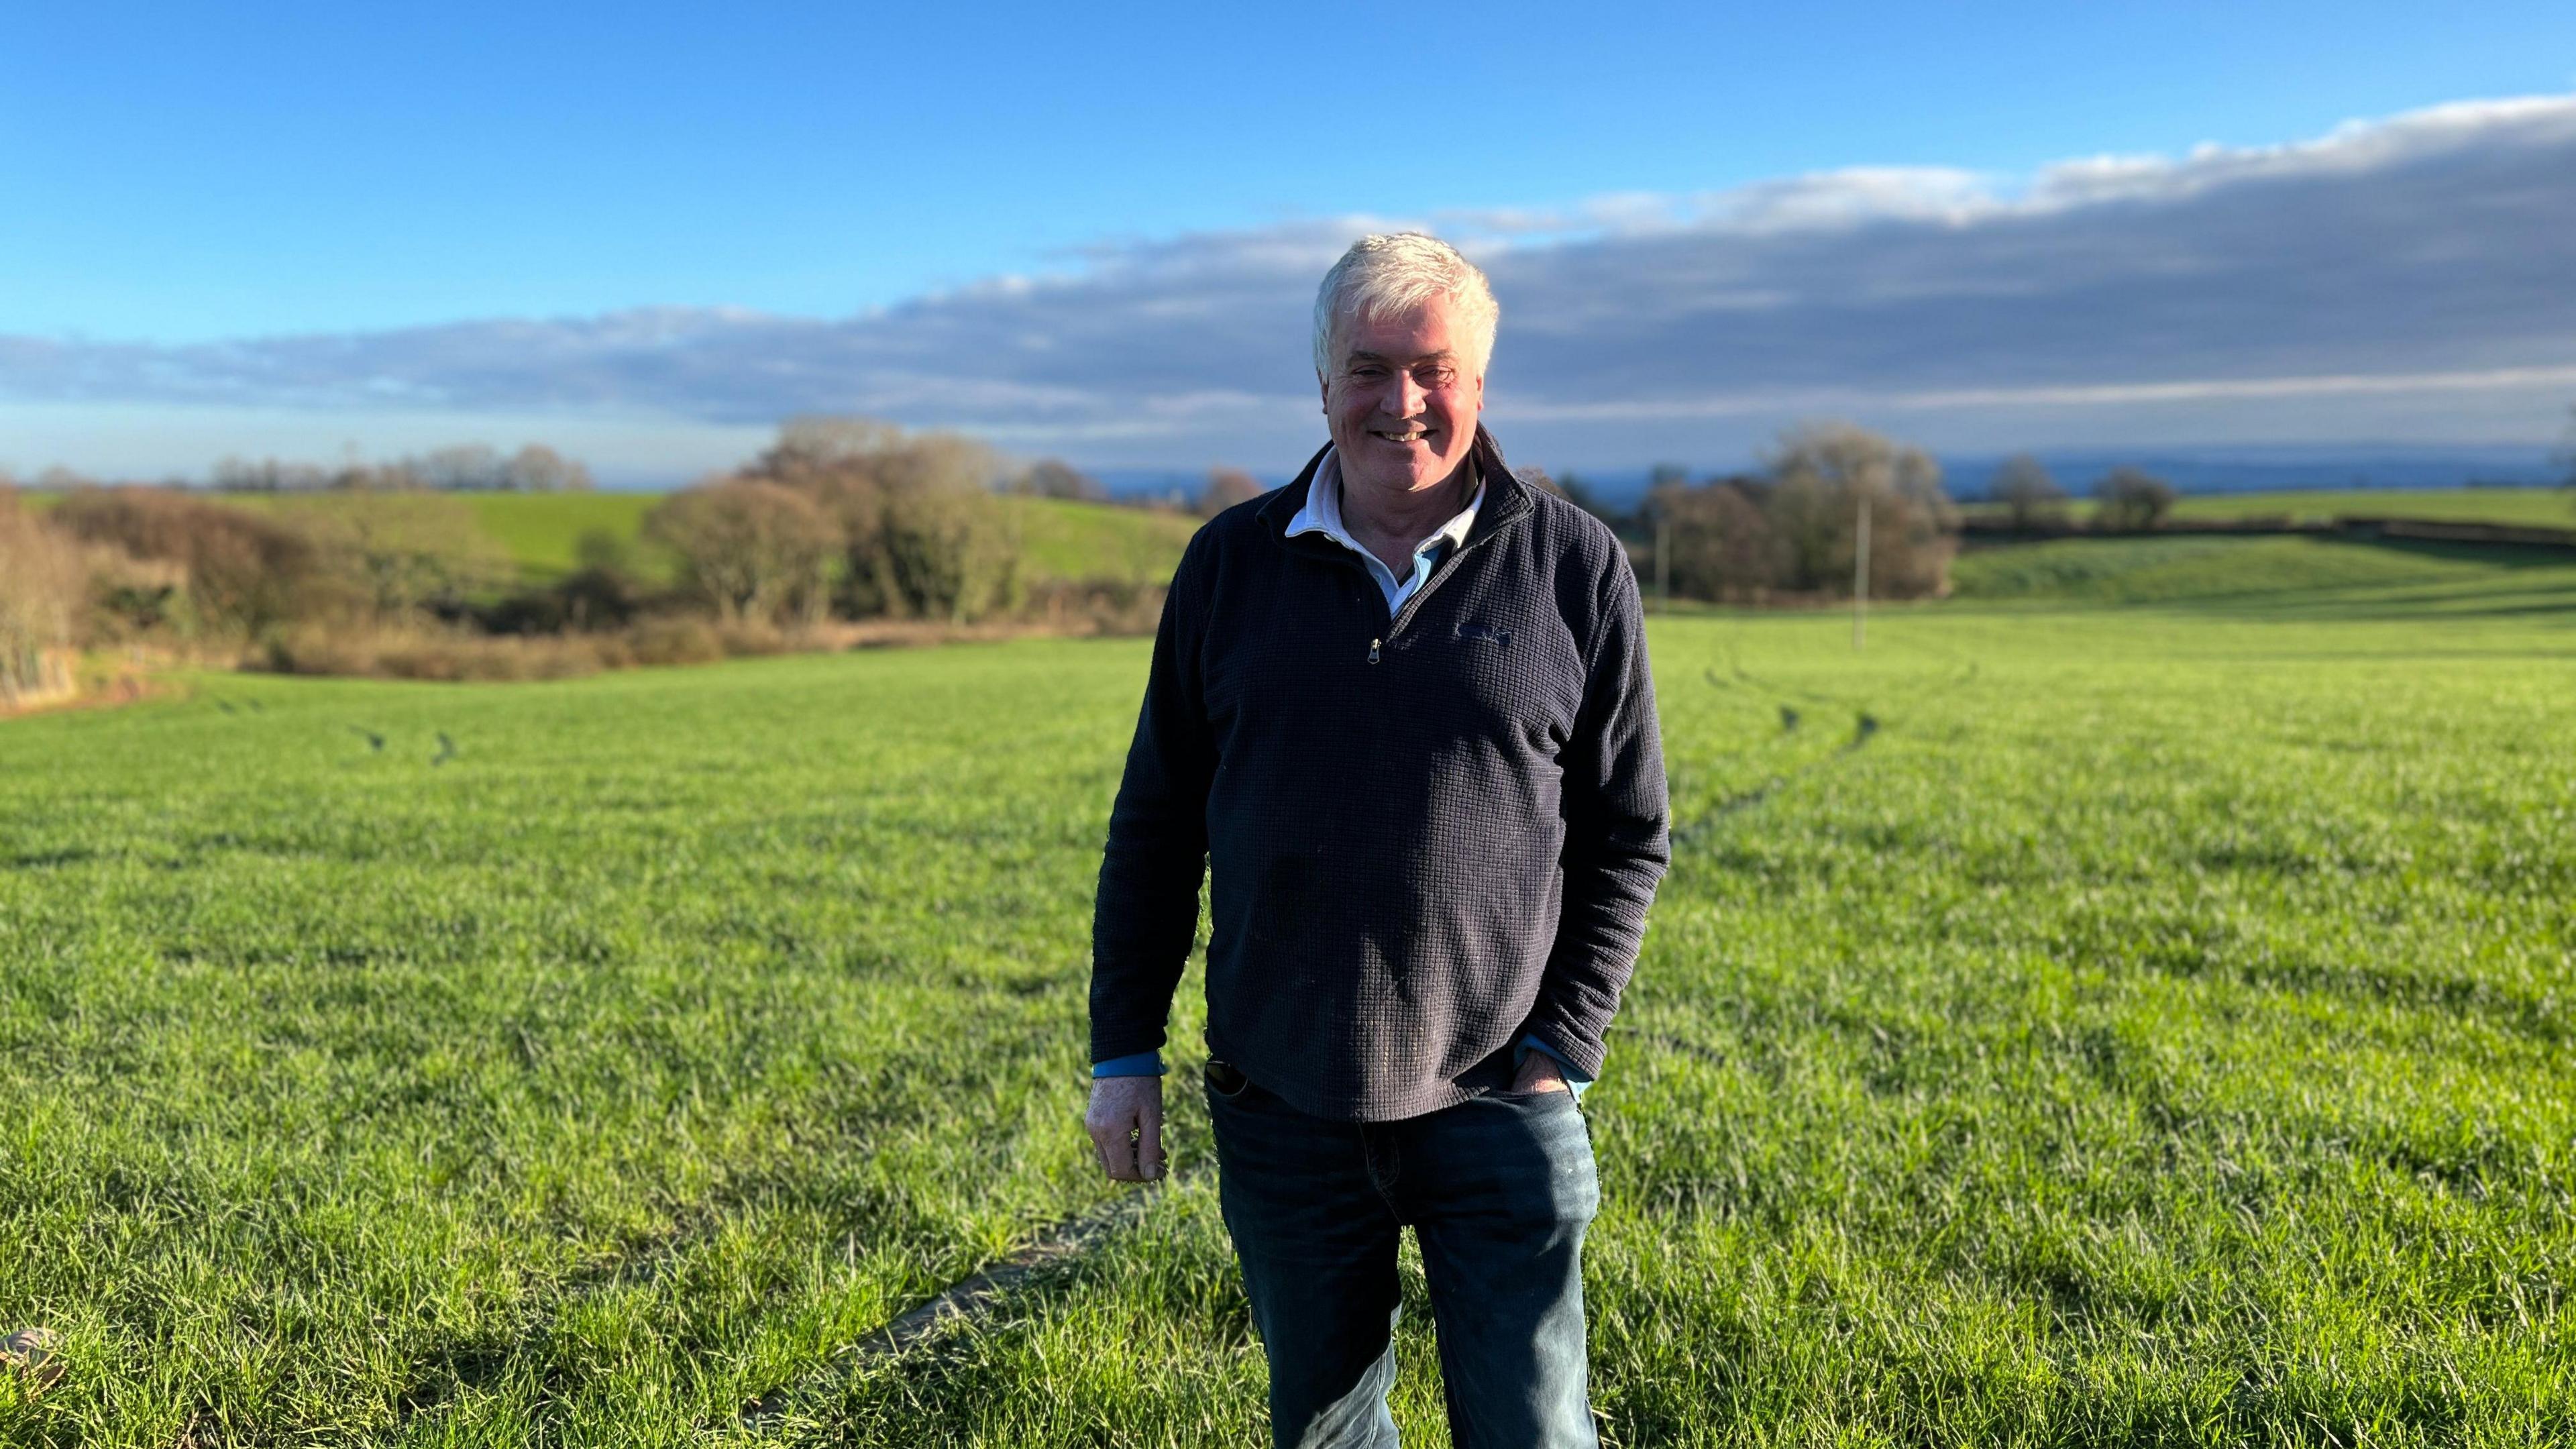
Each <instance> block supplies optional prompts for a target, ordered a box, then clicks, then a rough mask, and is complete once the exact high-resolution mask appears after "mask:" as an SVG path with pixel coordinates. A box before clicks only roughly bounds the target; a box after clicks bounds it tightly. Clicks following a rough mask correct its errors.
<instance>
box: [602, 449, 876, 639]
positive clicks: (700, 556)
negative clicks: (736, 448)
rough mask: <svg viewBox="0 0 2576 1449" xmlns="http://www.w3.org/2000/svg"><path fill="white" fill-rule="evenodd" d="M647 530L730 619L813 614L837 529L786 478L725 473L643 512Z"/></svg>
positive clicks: (823, 596)
mask: <svg viewBox="0 0 2576 1449" xmlns="http://www.w3.org/2000/svg"><path fill="white" fill-rule="evenodd" d="M644 530H645V532H646V534H648V535H649V536H651V537H653V538H656V539H659V540H661V541H662V542H663V543H666V544H668V545H670V547H671V550H672V552H674V553H676V554H678V555H679V558H680V565H681V569H682V571H683V573H684V574H685V576H686V580H687V582H688V584H689V585H690V586H691V587H692V588H694V589H695V590H696V591H697V592H698V593H699V594H700V595H701V596H703V597H704V598H705V599H706V601H707V602H708V603H710V604H712V605H714V606H715V609H716V612H717V613H718V614H720V615H722V616H723V617H724V618H726V619H728V620H738V619H757V620H761V621H764V622H770V623H783V622H794V621H800V620H801V621H811V620H813V619H816V618H819V617H821V615H822V613H823V609H824V606H825V604H826V602H827V601H828V600H829V598H830V596H831V573H832V560H833V558H834V556H835V555H836V554H838V553H839V552H840V548H841V530H840V528H839V526H838V525H837V524H836V523H835V522H834V520H833V518H832V516H831V514H830V513H829V512H827V511H826V510H825V509H824V508H823V507H822V506H821V505H820V504H818V503H816V502H815V501H814V500H813V499H812V498H810V497H808V496H807V495H805V494H804V493H801V492H799V491H797V490H796V489H793V488H789V487H787V486H785V485H783V484H779V483H771V482H765V481H763V480H761V479H757V478H726V479H722V480H719V481H717V482H713V483H702V484H699V485H698V486H696V487H694V488H685V489H682V490H681V491H680V492H677V493H674V494H672V495H671V496H670V497H669V498H666V499H664V500H663V501H662V502H661V503H660V504H659V505H657V506H656V507H655V508H654V509H653V511H652V512H651V513H649V514H646V515H645V518H644Z"/></svg>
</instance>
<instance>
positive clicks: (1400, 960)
mask: <svg viewBox="0 0 2576 1449" xmlns="http://www.w3.org/2000/svg"><path fill="white" fill-rule="evenodd" d="M1475 449H1476V452H1475V459H1476V465H1477V467H1478V469H1479V476H1480V477H1481V479H1482V480H1483V490H1484V491H1483V502H1482V504H1481V506H1479V507H1478V508H1477V509H1476V510H1475V515H1474V518H1473V519H1472V521H1471V523H1470V524H1469V526H1468V528H1467V530H1466V532H1465V535H1464V537H1463V538H1462V539H1461V541H1460V542H1459V543H1458V545H1457V546H1456V547H1454V548H1452V549H1450V550H1448V551H1447V552H1446V553H1445V555H1444V556H1443V557H1442V558H1441V559H1440V560H1439V561H1438V563H1437V565H1436V566H1435V567H1434V568H1433V569H1432V570H1431V571H1430V572H1429V573H1428V574H1427V575H1426V576H1425V577H1424V578H1423V579H1422V581H1421V583H1420V584H1419V586H1418V587H1416V588H1415V589H1413V590H1412V591H1411V592H1410V593H1409V595H1408V596H1407V597H1405V598H1403V599H1402V601H1401V603H1400V605H1398V606H1396V607H1390V605H1389V601H1388V598H1387V596H1386V595H1385V594H1384V593H1383V592H1381V590H1380V589H1379V588H1378V587H1377V586H1376V584H1375V582H1374V581H1373V580H1372V579H1371V577H1370V575H1369V573H1368V571H1367V570H1366V569H1365V568H1364V567H1363V565H1362V563H1361V562H1360V560H1358V559H1357V558H1355V557H1353V556H1352V554H1351V552H1350V550H1348V549H1346V548H1344V547H1343V546H1342V545H1340V544H1338V543H1335V542H1333V541H1332V540H1330V539H1328V538H1325V537H1323V536H1321V535H1319V534H1313V533H1307V534H1291V533H1290V531H1289V528H1288V524H1289V521H1290V520H1291V519H1293V518H1294V517H1296V516H1297V514H1298V512H1299V511H1300V510H1301V509H1303V508H1305V507H1306V506H1307V503H1308V501H1309V494H1310V490H1311V488H1312V486H1313V484H1314V481H1315V475H1316V472H1317V465H1318V464H1319V463H1320V462H1321V461H1322V460H1323V457H1324V454H1323V453H1320V452H1319V453H1318V454H1317V455H1316V458H1315V460H1314V461H1310V462H1309V463H1308V464H1307V466H1306V468H1305V470H1304V471H1303V472H1301V473H1300V474H1299V475H1298V477H1297V479H1296V481H1295V482H1293V483H1291V484H1289V485H1288V486H1287V487H1286V488H1283V489H1280V490H1278V491H1276V492H1273V493H1269V494H1265V495H1263V496H1262V497H1260V498H1257V499H1254V500H1251V501H1250V502H1247V503H1244V504H1240V505H1237V506H1236V507H1234V508H1231V509H1228V510H1227V511H1226V512H1224V513H1222V514H1219V515H1218V516H1217V517H1216V518H1215V519H1213V520H1211V521H1210V522H1209V523H1208V525H1207V526H1206V527H1205V528H1203V529H1201V530H1200V531H1199V533H1198V535H1197V536H1196V537H1195V538H1193V539H1192V540H1191V542H1190V545H1189V548H1188V550H1187V551H1186V552H1185V554H1184V555H1183V557H1182V560H1181V564H1180V567H1179V569H1178V570H1177V571H1176V572H1175V574H1174V576H1173V580H1172V588H1171V592H1170V593H1169V594H1168V595H1167V596H1166V598H1165V602H1164V608H1163V616H1162V622H1161V626H1160V628H1159V629H1158V631H1157V633H1156V636H1155V644H1154V655H1153V662H1152V665H1151V667H1150V671H1149V674H1148V678H1147V683H1146V690H1145V700H1144V706H1143V709H1142V710H1141V712H1140V715H1139V718H1138V722H1137V729H1136V737H1135V742H1134V744H1133V745H1132V746H1131V748H1130V750H1129V752H1128V758H1127V768H1126V774H1125V778H1124V779H1123V780H1122V782H1121V784H1120V787H1119V791H1118V798H1117V803H1116V805H1115V806H1114V807H1113V809H1112V811H1111V816H1110V827H1109V839H1108V845H1107V850H1106V852H1105V854H1104V859H1103V862H1102V867H1101V876H1100V888H1099V896H1098V901H1097V908H1096V912H1095V916H1094V925H1093V962H1092V986H1091V1009H1092V1059H1093V1060H1094V1061H1106V1060H1109V1059H1112V1058H1116V1057H1121V1056H1127V1055H1130V1054H1134V1053H1140V1052H1151V1051H1155V1050H1157V1049H1159V1048H1160V1047H1161V1046H1162V1045H1163V1042H1164V1035H1165V1026H1164V1023H1165V1020H1166V1018H1167V1017H1168V1015H1169V1011H1170V1005H1171V997H1172V992H1173V990H1174V989H1175V987H1176V986H1177V984H1178V981H1179V978H1180V974H1181V969H1182V967H1183V965H1184V964H1185V962H1186V959H1187V957H1188V954H1189V951H1190V946H1191V943H1192V941H1193V940H1194V939H1195V936H1196V932H1197V925H1198V895H1199V882H1200V877H1201V874H1202V872H1203V871H1204V870H1208V869H1210V868H1212V870H1213V875H1212V879H1211V886H1210V892H1211V907H1212V909H1211V917H1212V919H1211V923H1210V925H1211V936H1210V941H1209V946H1208V973H1207V998H1208V1019H1207V1037H1208V1044H1209V1049H1210V1050H1211V1051H1212V1052H1214V1053H1215V1054H1216V1055H1218V1056H1220V1057H1223V1058H1224V1059H1225V1060H1227V1061H1230V1062H1232V1063H1234V1064H1235V1065H1236V1066H1238V1067H1240V1068H1241V1069H1242V1070H1243V1071H1244V1073H1245V1074H1246V1075H1247V1076H1249V1077H1251V1078H1252V1079H1253V1080H1254V1081H1256V1082H1258V1083H1260V1084H1261V1085H1262V1086H1264V1087H1266V1088H1268V1089H1270V1090H1271V1091H1273V1092H1276V1093H1278V1094H1279V1095H1280V1096H1281V1097H1283V1098H1285V1099H1286V1100H1287V1101H1288V1102H1289V1103H1290V1105H1292V1106H1295V1107H1297V1108H1298V1109H1299V1110H1301V1111H1305V1112H1308V1113H1311V1114H1313V1115H1316V1116H1322V1117H1329V1118H1337V1119H1342V1120H1356V1121H1381V1120H1391V1119H1395V1118H1401V1117H1409V1116H1414V1115H1418V1114H1420V1113H1424V1112H1429V1111H1434V1110H1437V1109H1439V1108H1441V1107H1445V1106H1449V1105H1451V1104H1453V1103H1456V1102H1459V1101H1462V1100H1465V1099H1466V1098H1468V1097H1471V1096H1474V1095H1477V1094H1478V1093H1480V1092H1484V1091H1491V1090H1496V1089H1498V1088H1500V1087H1502V1086H1504V1085H1507V1084H1508V1081H1509V1078H1510V1073H1511V1061H1512V1046H1513V1044H1514V1043H1515V1042H1516V1041H1519V1040H1520V1039H1521V1038H1522V1037H1524V1036H1525V1035H1527V1036H1535V1037H1537V1038H1538V1039H1540V1040H1541V1041H1544V1042H1546V1043H1547V1044H1548V1045H1549V1046H1550V1047H1551V1048H1552V1049H1553V1050H1554V1052H1555V1054H1557V1055H1560V1056H1561V1057H1563V1058H1564V1059H1565V1060H1567V1061H1568V1062H1570V1063H1571V1064H1572V1065H1573V1066H1574V1068H1575V1069H1576V1070H1577V1071H1579V1072H1581V1073H1582V1074H1584V1075H1586V1076H1592V1075H1597V1074H1598V1073H1599V1071H1600V1068H1601V1057H1602V1040H1601V1037H1602V1032H1603V1029H1604V1028H1605V1027H1606V1026H1607V1025H1608V1023H1609V1020H1610V1017H1611V1014H1612V1013H1613V1012H1614V1011H1615V1010H1616V1009H1617V1006H1618V999H1619V994H1620V992H1621V990H1622V989H1623V988H1624V986H1625V985H1626V982H1627V979H1628V975H1629V973H1630V971H1631V970H1632V969H1633V967H1634V964H1635V960H1636V953H1637V948H1638V944H1639V942H1640V940H1641V939H1642V936H1643V933H1644V929H1645V919H1646V909H1647V906H1648V905H1649V903H1650V902H1651V901H1652V899H1653V895H1654V889H1655V884H1656V882H1657V880H1658V879H1659V878H1660V877H1661V875H1662V873H1663V870H1664V867H1665V865H1666V863H1667V860H1668V844H1667V836H1666V806H1665V793H1664V777H1663V761H1662V753H1661V745H1660V740H1659V738H1658V735H1657V732H1656V724H1655V710H1654V689H1653V683H1652V680H1651V676H1650V675H1649V673H1648V669H1647V661H1646V649H1645V633H1644V619H1643V614H1642V611H1641V609H1640V608H1639V605H1638V599H1637V586H1636V579H1635V577H1634V575H1633V573H1632V572H1631V571H1630V569H1629V567H1628V562H1627V556H1626V552H1625V550H1624V549H1622V548H1621V547H1620V545H1619V542H1618V540H1617V539H1616V538H1614V537H1613V536H1612V535H1611V533H1610V531H1609V529H1608V528H1606V527H1605V526H1603V525H1602V524H1601V523H1600V521H1599V520H1597V519H1594V518H1592V517H1591V516H1590V515H1588V514H1585V513H1584V512H1582V511H1581V510H1580V509H1577V508H1575V507H1574V506H1573V505H1572V504H1570V503H1568V502H1566V501H1565V500H1563V499H1561V498H1558V497H1556V496H1554V495H1552V494H1548V493H1544V492H1541V491H1539V490H1537V489H1534V488H1532V487H1530V486H1529V485H1527V484H1524V483H1522V482H1520V481H1519V480H1518V479H1515V478H1513V477H1512V476H1511V473H1510V471H1509V469H1508V468H1507V467H1505V466H1504V464H1503V461H1502V457H1501V454H1500V452H1499V451H1498V450H1497V449H1496V448H1495V447H1494V444H1493V440H1492V439H1491V437H1489V436H1488V435H1486V434H1485V433H1484V431H1483V430H1482V429H1481V428H1480V429H1479V430H1478V433H1477V438H1476V443H1475Z"/></svg>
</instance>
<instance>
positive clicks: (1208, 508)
mask: <svg viewBox="0 0 2576 1449" xmlns="http://www.w3.org/2000/svg"><path fill="white" fill-rule="evenodd" d="M1269 491H1270V490H1269V489H1267V488H1264V487H1262V486H1261V480H1260V479H1258V478H1255V477H1253V476H1252V475H1251V474H1249V473H1246V472H1244V471H1243V470H1242V469H1240V468H1210V469H1209V470H1208V475H1207V481H1206V482H1205V483H1203V484H1200V485H1199V500H1198V513H1199V516H1200V517H1201V518H1214V517H1216V516H1217V515H1218V514H1220V513H1223V512H1225V511H1226V510H1227V509H1229V508H1232V507H1233V506H1234V505H1236V504H1238V503H1248V502H1250V501H1252V500H1253V499H1255V498H1258V497H1260V496H1261V495H1262V494H1264V493H1267V492H1269Z"/></svg>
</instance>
